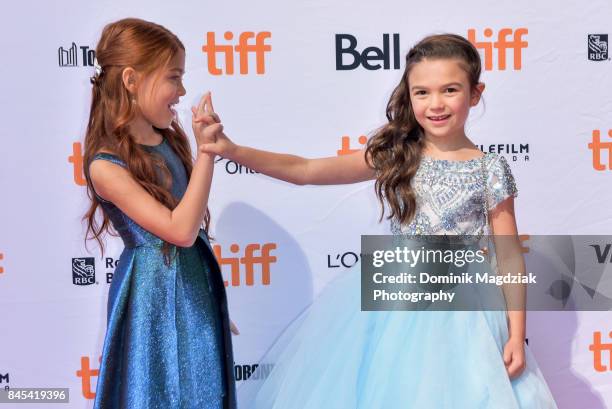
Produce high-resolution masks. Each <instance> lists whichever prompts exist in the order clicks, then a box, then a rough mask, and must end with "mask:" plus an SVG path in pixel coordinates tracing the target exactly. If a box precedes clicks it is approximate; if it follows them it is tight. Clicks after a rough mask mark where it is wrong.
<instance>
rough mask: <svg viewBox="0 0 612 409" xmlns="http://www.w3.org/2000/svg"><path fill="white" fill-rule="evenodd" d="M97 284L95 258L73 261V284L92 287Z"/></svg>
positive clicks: (82, 258) (75, 259)
mask: <svg viewBox="0 0 612 409" xmlns="http://www.w3.org/2000/svg"><path fill="white" fill-rule="evenodd" d="M95 283H96V263H95V260H94V258H93V257H81V258H73V259H72V284H74V285H91V284H95Z"/></svg>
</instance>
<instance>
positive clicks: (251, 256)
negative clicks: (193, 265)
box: [213, 243, 277, 287]
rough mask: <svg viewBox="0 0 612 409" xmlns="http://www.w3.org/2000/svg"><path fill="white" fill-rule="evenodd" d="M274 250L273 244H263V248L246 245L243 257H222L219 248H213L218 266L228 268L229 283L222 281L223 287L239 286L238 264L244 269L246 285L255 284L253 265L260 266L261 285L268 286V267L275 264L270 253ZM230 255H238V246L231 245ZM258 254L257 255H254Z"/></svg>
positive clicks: (274, 245)
mask: <svg viewBox="0 0 612 409" xmlns="http://www.w3.org/2000/svg"><path fill="white" fill-rule="evenodd" d="M275 249H276V244H275V243H265V244H264V245H263V246H261V245H259V244H247V245H246V247H245V248H244V257H223V256H222V254H221V246H220V245H218V244H217V245H215V246H213V251H214V252H215V257H216V258H217V262H218V263H219V266H220V267H221V268H222V267H223V266H230V276H231V282H228V281H227V280H225V281H224V284H225V286H226V287H227V286H229V285H230V284H231V286H232V287H236V286H239V285H240V264H242V265H244V267H245V276H246V279H245V281H246V285H248V286H252V285H254V283H255V265H256V264H259V265H260V266H261V284H262V285H270V265H271V264H272V263H276V260H277V259H276V257H275V256H273V255H271V254H270V253H271V251H272V250H275ZM229 250H230V253H233V254H238V252H239V251H240V246H239V245H238V244H235V243H234V244H232V245H231V246H230V248H229ZM256 252H259V253H260V254H259V255H255V253H256Z"/></svg>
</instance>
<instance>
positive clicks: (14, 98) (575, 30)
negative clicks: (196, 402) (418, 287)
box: [0, 0, 612, 409]
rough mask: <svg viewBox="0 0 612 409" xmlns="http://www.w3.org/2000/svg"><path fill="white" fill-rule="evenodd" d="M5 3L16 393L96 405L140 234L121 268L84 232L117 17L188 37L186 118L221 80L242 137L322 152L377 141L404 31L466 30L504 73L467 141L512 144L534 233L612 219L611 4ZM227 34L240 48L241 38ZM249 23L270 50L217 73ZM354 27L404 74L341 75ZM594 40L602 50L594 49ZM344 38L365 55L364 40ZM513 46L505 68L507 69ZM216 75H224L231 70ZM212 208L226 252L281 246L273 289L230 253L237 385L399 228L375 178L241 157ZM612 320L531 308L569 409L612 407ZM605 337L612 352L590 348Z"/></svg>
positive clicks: (8, 289)
mask: <svg viewBox="0 0 612 409" xmlns="http://www.w3.org/2000/svg"><path fill="white" fill-rule="evenodd" d="M2 15H3V18H2V24H1V25H0V44H1V48H2V50H4V52H3V53H4V57H3V60H2V64H0V85H1V89H0V91H1V92H0V100H1V101H2V128H1V132H2V139H1V140H0V153H1V156H0V157H1V160H0V192H1V193H0V194H1V195H2V196H1V200H0V203H1V204H0V206H1V207H0V309H1V311H2V316H1V318H0V387H2V388H4V387H6V386H8V387H12V388H13V387H69V388H70V390H71V399H70V400H71V402H70V404H69V405H67V406H66V407H70V408H87V407H91V405H92V402H93V400H92V398H93V396H94V393H95V382H96V379H97V378H96V372H95V370H96V369H97V368H98V367H99V356H100V352H101V348H102V342H103V336H104V331H105V325H106V299H107V292H108V288H109V284H108V283H107V274H109V273H112V272H113V270H114V267H113V261H114V260H116V259H117V258H118V257H119V254H120V252H121V249H122V244H121V242H120V240H118V239H116V238H108V239H107V244H108V249H107V254H106V255H105V257H109V258H111V259H112V260H106V259H103V258H102V257H101V254H100V251H99V249H98V248H97V246H96V245H95V243H93V242H92V243H90V244H89V250H87V249H86V248H85V246H84V244H83V236H84V224H83V223H82V222H81V217H82V215H83V214H84V212H85V210H86V207H87V199H86V195H85V188H84V187H83V186H82V184H83V182H82V174H81V170H80V165H81V158H80V155H81V145H80V143H82V141H83V137H84V131H85V126H86V119H87V114H88V110H89V99H90V92H91V85H90V83H89V77H90V76H91V75H92V73H93V68H92V67H91V66H90V64H89V62H90V61H87V60H88V58H89V59H90V58H91V56H92V55H91V53H88V51H89V50H92V49H94V48H95V45H96V42H97V40H98V38H99V35H100V33H101V30H102V27H103V26H104V25H105V24H106V23H108V22H111V21H114V20H117V19H119V18H123V17H127V16H134V17H140V18H144V19H147V20H151V21H154V22H157V23H160V24H162V25H164V26H166V27H167V28H169V29H170V30H171V31H173V32H174V33H176V34H177V35H178V36H179V38H180V39H181V40H182V41H183V42H184V44H185V46H186V49H187V60H186V70H187V74H186V76H185V85H186V88H187V95H186V96H185V97H183V99H182V101H181V104H180V106H179V111H180V117H181V119H182V122H183V123H184V124H185V125H186V128H187V129H188V130H189V128H190V127H189V115H190V112H189V107H190V106H191V105H192V104H194V103H195V102H196V101H197V100H198V99H199V96H200V95H201V94H202V93H203V92H204V91H206V90H212V91H213V99H214V103H215V108H216V109H217V111H218V112H219V113H220V115H221V117H222V119H223V122H224V124H225V127H226V131H227V133H228V135H230V136H231V137H232V138H233V139H235V140H236V141H237V142H239V143H242V144H247V145H251V146H255V147H259V148H264V149H270V150H274V151H280V152H290V153H294V154H299V155H303V156H306V157H321V156H333V155H336V154H338V150H341V148H342V145H343V141H344V143H345V144H346V146H347V147H348V148H351V149H354V148H359V147H360V146H361V143H360V136H362V135H367V134H369V133H370V132H371V131H372V130H374V129H375V128H376V127H377V126H379V125H380V124H382V123H383V121H384V108H385V105H386V102H387V100H388V97H389V95H390V93H391V91H392V89H393V88H394V86H395V85H396V84H397V82H398V81H399V78H400V75H401V72H402V69H394V55H395V53H396V52H395V49H394V47H393V46H394V38H397V40H396V41H397V42H398V44H399V50H398V51H397V52H398V53H399V55H400V66H401V65H402V64H401V62H402V61H403V59H404V56H405V53H406V51H407V50H408V49H409V48H410V47H411V46H412V45H413V44H414V43H415V42H416V41H418V40H419V39H420V38H422V37H424V36H425V35H428V34H432V33H441V32H454V33H458V34H461V35H464V36H468V33H469V32H470V30H473V35H474V40H475V41H476V42H479V43H489V45H492V47H490V49H489V50H487V48H488V46H487V45H483V46H482V48H481V55H482V57H483V58H485V59H487V58H490V59H491V63H492V64H491V65H492V66H491V69H490V70H486V71H485V72H484V74H483V80H484V82H485V83H486V84H487V88H486V91H485V97H484V99H485V104H484V106H483V105H482V104H481V105H480V106H479V107H477V108H475V109H474V110H473V112H472V115H471V118H470V121H469V124H468V125H469V126H468V128H469V129H468V135H469V136H470V137H471V138H472V139H473V140H474V141H475V142H476V143H478V144H480V145H482V148H483V150H485V151H498V150H499V148H498V147H497V146H498V145H502V148H501V149H502V151H501V153H502V154H504V155H505V156H506V158H507V159H508V160H509V162H510V165H511V168H512V171H513V173H514V175H515V177H516V180H517V185H518V188H519V198H518V199H517V202H516V213H517V221H518V226H519V230H520V232H521V233H522V234H606V233H610V232H611V231H612V217H610V214H611V213H610V210H609V209H608V207H609V206H608V203H610V201H612V191H610V189H607V188H606V186H607V185H608V184H609V180H610V170H611V168H612V164H611V163H609V160H610V157H609V154H610V149H609V148H608V147H607V146H605V145H604V146H602V147H600V148H601V158H600V159H601V164H600V163H595V162H594V160H595V159H594V158H595V155H594V152H598V151H599V149H600V148H595V149H590V148H589V146H588V144H589V143H590V142H592V140H593V135H594V134H595V133H597V131H599V132H600V135H601V141H602V142H611V141H612V140H611V138H612V117H611V112H612V94H611V93H610V89H612V75H611V73H612V61H610V59H609V56H608V55H606V54H607V52H604V51H603V50H604V44H605V46H606V47H607V44H608V43H607V34H610V33H612V19H611V18H610V17H611V16H612V3H611V2H610V1H605V0H597V1H590V2H588V3H581V2H577V1H575V2H570V1H562V2H558V1H552V0H547V1H539V2H532V1H526V0H516V1H512V2H495V3H491V2H487V1H484V0H479V1H473V2H469V3H467V2H466V3H461V2H454V1H449V0H443V1H442V2H436V3H426V2H414V1H411V2H407V1H397V0H395V1H392V0H379V1H378V2H355V1H347V0H336V1H334V2H329V1H323V0H318V1H315V0H311V1H301V2H286V1H280V0H276V1H259V2H247V1H241V2H232V3H231V4H229V3H223V2H196V1H185V2H181V3H175V4H171V3H168V2H161V1H133V2H122V1H116V0H115V1H100V2H97V3H96V4H90V3H84V2H80V1H69V0H63V1H57V2H32V1H27V0H26V1H20V2H10V3H6V4H5V5H4V6H3V11H2ZM226 32H231V33H232V35H233V39H232V40H226V39H225V38H224V33H226ZM244 32H253V33H254V36H253V38H251V39H250V40H249V41H250V42H249V43H248V44H250V45H255V44H256V37H255V35H257V34H258V33H259V34H260V35H259V41H260V44H264V45H267V46H269V49H266V48H265V47H264V48H262V51H261V52H260V53H259V54H257V53H255V52H250V53H247V54H246V56H247V57H248V72H247V73H240V67H239V62H240V58H241V57H240V54H239V53H237V52H236V53H235V55H234V60H235V67H234V73H233V74H228V73H227V71H228V67H227V64H226V62H225V58H224V57H223V52H221V51H219V52H218V53H217V54H216V57H217V58H216V67H212V68H211V67H209V65H210V64H211V63H212V62H211V61H210V56H209V55H208V54H206V53H205V52H204V51H203V46H205V45H207V44H208V46H209V47H207V49H209V48H210V45H211V44H209V40H210V37H211V36H214V39H215V42H216V44H218V45H234V46H236V45H237V44H238V42H239V37H240V33H244ZM207 33H212V34H207ZM261 33H263V34H261ZM265 33H268V34H265ZM339 34H344V35H346V36H344V38H348V35H350V36H353V37H354V38H355V39H356V41H357V45H356V49H357V50H358V51H359V52H362V51H363V50H364V49H365V48H367V47H377V48H379V49H381V50H383V49H384V48H385V47H384V37H385V35H388V38H389V51H388V53H387V57H388V58H389V69H385V68H384V67H382V68H380V69H374V70H370V69H366V68H365V67H364V65H363V64H362V65H358V66H357V67H355V68H354V69H346V70H338V69H337V67H336V57H337V55H336V54H337V51H338V50H337V49H336V38H337V37H336V36H337V35H339ZM394 34H397V36H394ZM602 34H605V35H606V36H602ZM514 39H518V40H520V41H519V42H516V43H513V40H514ZM504 40H505V41H504ZM589 42H590V43H592V45H593V50H596V49H599V55H595V56H593V55H590V53H593V52H594V51H590V52H589V51H588V44H589ZM492 43H496V44H492ZM504 43H509V44H506V47H508V48H506V49H504ZM340 44H341V46H342V47H347V46H348V44H349V41H348V40H344V41H341V43H340ZM513 44H514V46H513ZM73 45H74V46H73ZM72 47H74V48H72ZM513 47H514V48H513ZM71 48H72V49H73V50H74V52H73V54H70V50H71ZM254 48H255V47H254ZM606 50H607V48H606ZM380 52H381V53H382V51H380ZM374 53H376V51H370V55H373V54H374ZM486 53H491V55H490V56H489V55H485V54H486ZM60 55H61V56H63V58H61V59H60ZM504 55H505V56H506V67H505V68H503V67H501V68H500V65H502V64H500V60H503V58H504V57H503V56H504ZM84 56H85V58H83V57H84ZM519 57H520V58H519ZM590 57H592V58H595V59H597V58H599V59H602V60H601V61H595V60H592V59H590ZM258 58H259V65H260V67H259V68H260V71H262V72H261V73H258V72H257V60H258ZM341 61H342V63H343V64H345V65H350V64H351V63H352V62H353V57H351V56H350V55H349V54H345V55H344V56H342V60H341ZM519 61H520V66H519V64H518V62H519ZM369 64H381V65H383V62H382V61H380V62H375V61H369ZM67 65H73V66H67ZM215 68H216V69H219V70H220V71H221V74H220V75H213V74H214V72H215ZM211 71H212V72H211ZM230 71H231V70H230ZM363 141H364V139H363V138H361V142H363ZM521 145H522V148H521ZM513 150H516V151H521V153H516V154H515V153H512V151H513ZM210 208H211V212H212V216H213V225H212V226H213V228H212V234H213V235H214V236H215V238H216V242H215V243H214V244H215V246H218V247H217V248H218V251H220V255H221V256H222V257H223V258H231V257H244V256H245V254H246V253H245V248H246V247H247V245H249V244H256V245H259V246H260V247H259V248H258V249H257V248H255V251H254V252H253V254H254V255H255V256H258V255H261V254H262V251H263V250H262V249H263V248H266V249H268V250H266V251H268V252H269V254H270V255H271V256H273V257H274V258H275V259H272V260H269V261H270V282H269V284H265V283H264V282H263V280H262V274H261V271H262V267H263V265H261V264H256V265H255V277H254V285H252V286H248V285H246V282H245V280H246V276H245V266H244V265H242V264H241V265H239V270H238V273H239V275H240V284H239V285H237V283H235V282H232V280H231V265H230V262H228V263H227V264H226V265H224V266H223V270H224V275H225V279H226V280H229V285H228V287H227V291H228V296H229V303H230V310H231V316H232V319H233V320H234V321H235V322H236V324H237V325H238V326H239V327H240V330H241V335H240V336H237V337H234V350H235V360H236V367H235V372H236V376H237V379H238V383H239V384H240V382H241V379H243V378H244V377H245V376H248V374H249V372H250V371H251V369H252V365H254V364H255V363H256V362H257V361H258V359H259V357H260V356H261V354H262V353H263V351H264V350H265V349H266V347H267V346H268V345H269V344H270V342H271V341H272V340H273V339H274V338H275V337H276V336H277V335H278V333H279V332H280V331H281V330H282V329H283V328H284V326H285V325H286V324H287V323H288V322H289V321H290V320H291V319H292V318H293V317H295V315H296V314H297V313H298V312H299V311H301V310H302V309H303V308H304V307H305V306H306V305H308V304H309V303H310V302H311V301H312V299H313V297H315V296H316V294H317V293H319V291H320V290H321V289H322V288H323V287H324V286H325V285H326V283H328V282H329V281H330V280H331V279H332V278H333V277H334V276H336V275H337V274H338V273H339V272H340V271H341V270H343V269H344V267H343V266H342V260H344V264H346V265H347V266H348V265H351V264H352V263H354V262H355V256H354V254H358V253H359V245H360V235H361V234H377V233H386V232H387V226H386V224H385V223H383V224H379V223H378V214H379V207H378V203H377V201H376V199H375V196H374V193H373V186H372V183H362V184H356V185H347V186H327V187H311V186H308V187H299V186H292V185H289V184H286V183H283V182H279V181H276V180H272V179H270V178H267V177H265V176H262V175H258V174H253V173H251V172H249V171H248V170H247V169H244V168H239V167H238V166H237V165H236V164H235V163H231V162H227V161H226V160H221V161H219V162H218V163H217V165H216V167H215V176H214V186H213V192H212V196H211V202H210ZM233 244H236V245H237V246H238V249H237V250H236V248H235V247H234V250H235V251H232V245H233ZM266 245H267V246H266ZM264 246H265V247H264ZM351 253H353V254H351ZM85 257H93V258H94V263H95V266H94V267H95V280H92V283H93V284H90V285H75V284H73V280H72V274H73V264H74V263H78V262H79V261H78V260H74V259H79V258H85ZM85 261H86V262H87V261H88V260H85ZM611 318H612V314H611V313H607V312H606V313H591V312H585V313H584V312H583V313H576V312H556V313H545V312H540V313H530V314H529V317H528V320H529V321H528V338H529V344H530V346H531V348H532V350H533V352H534V354H535V356H536V358H537V360H538V361H539V363H540V366H541V368H542V371H543V373H544V375H545V377H546V379H547V381H548V383H549V385H550V387H551V389H552V391H553V394H554V396H555V398H556V400H557V402H558V404H559V407H560V408H578V407H580V408H583V409H598V408H606V407H612V386H611V385H612V362H611V360H612V356H611V354H612V333H611V331H612V324H611V322H612V319H611ZM597 333H600V335H601V340H602V341H601V343H602V344H603V345H601V346H599V347H598V346H594V347H591V345H592V344H594V340H595V339H596V336H597V335H596V334H597ZM590 347H591V348H590ZM600 361H601V362H602V364H603V366H604V368H605V369H603V370H602V367H601V365H597V362H600ZM31 407H35V405H33V406H31Z"/></svg>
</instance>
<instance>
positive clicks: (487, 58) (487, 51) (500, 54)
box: [468, 28, 529, 71]
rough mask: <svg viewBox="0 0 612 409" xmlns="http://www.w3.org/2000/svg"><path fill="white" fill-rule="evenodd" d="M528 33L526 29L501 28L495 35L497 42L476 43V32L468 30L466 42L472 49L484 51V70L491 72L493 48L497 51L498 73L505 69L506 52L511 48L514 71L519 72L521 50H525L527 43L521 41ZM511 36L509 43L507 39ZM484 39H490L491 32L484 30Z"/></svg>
mask: <svg viewBox="0 0 612 409" xmlns="http://www.w3.org/2000/svg"><path fill="white" fill-rule="evenodd" d="M527 33H528V30H527V29H526V28H517V29H516V30H514V32H513V30H512V29H511V28H502V29H501V30H499V32H498V33H497V41H476V30H475V29H473V28H470V29H469V30H468V40H469V41H470V42H471V43H472V44H474V47H476V48H477V49H481V50H483V51H484V69H485V70H486V71H491V70H492V69H493V48H495V49H497V68H498V69H499V70H500V71H504V70H505V69H506V51H507V49H508V48H512V51H513V53H514V69H515V70H520V69H521V68H522V61H523V60H522V49H523V48H527V46H528V45H529V43H528V42H527V41H523V36H524V35H526V34H527ZM510 35H512V36H513V37H512V40H511V41H509V40H508V37H509V36H510ZM484 36H485V38H491V37H492V36H493V30H491V29H490V28H485V30H484Z"/></svg>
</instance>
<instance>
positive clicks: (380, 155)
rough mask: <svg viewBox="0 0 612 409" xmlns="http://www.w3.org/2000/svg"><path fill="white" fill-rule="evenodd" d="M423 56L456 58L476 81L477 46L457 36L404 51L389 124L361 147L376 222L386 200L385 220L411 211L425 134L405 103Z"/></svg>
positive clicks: (405, 217)
mask: <svg viewBox="0 0 612 409" xmlns="http://www.w3.org/2000/svg"><path fill="white" fill-rule="evenodd" d="M425 59H455V60H458V61H459V63H460V65H461V67H462V68H463V69H464V70H465V72H466V73H467V74H468V78H469V81H470V86H471V87H472V89H474V88H475V87H476V85H477V84H478V83H479V81H480V72H481V62H480V55H479V54H478V50H476V48H475V47H474V46H473V45H472V44H471V43H470V42H469V41H468V40H466V39H465V38H463V37H461V36H459V35H456V34H439V35H432V36H428V37H425V38H424V39H422V40H421V41H419V42H418V43H417V44H416V45H415V46H414V47H412V48H411V49H410V51H408V54H406V68H405V69H404V73H403V74H402V79H401V80H400V83H399V84H398V85H397V87H395V89H394V90H393V93H392V94H391V98H390V99H389V102H388V103H387V111H386V116H387V120H388V123H387V124H386V125H384V126H382V127H381V128H380V129H378V130H377V131H376V132H375V134H374V135H373V136H372V138H370V140H369V141H368V145H367V148H366V158H367V160H368V162H369V165H370V166H371V167H372V168H373V169H374V170H375V171H376V175H377V177H376V183H375V184H374V189H375V191H376V195H377V196H378V200H379V201H380V204H381V206H382V210H381V215H380V219H381V220H382V218H383V217H384V215H385V202H386V203H387V204H388V206H389V215H388V216H387V219H396V220H397V221H398V222H399V223H400V224H408V223H409V222H410V221H411V220H412V218H413V217H414V213H415V210H416V196H415V192H414V189H413V188H412V186H411V181H412V178H413V177H414V175H415V174H416V171H417V169H418V167H419V163H420V161H421V153H422V151H423V147H424V145H425V140H424V139H425V138H424V134H423V128H422V127H421V126H420V125H419V124H418V122H417V121H416V118H415V116H414V111H413V109H412V104H411V102H410V86H409V84H408V75H409V74H410V70H411V69H412V67H414V66H415V64H418V63H419V62H421V61H423V60H425Z"/></svg>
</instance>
